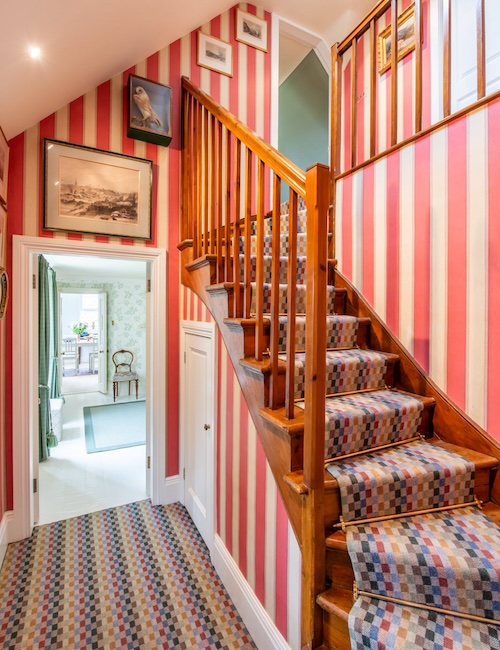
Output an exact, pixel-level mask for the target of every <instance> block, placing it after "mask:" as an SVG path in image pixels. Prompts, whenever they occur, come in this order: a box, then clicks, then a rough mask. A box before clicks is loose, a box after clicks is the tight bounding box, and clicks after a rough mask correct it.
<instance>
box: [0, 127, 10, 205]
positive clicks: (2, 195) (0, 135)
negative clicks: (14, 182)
mask: <svg viewBox="0 0 500 650" xmlns="http://www.w3.org/2000/svg"><path fill="white" fill-rule="evenodd" d="M8 175H9V143H8V142H7V138H6V137H5V135H4V132H3V131H2V128H1V127H0V203H4V204H5V205H7V180H8Z"/></svg>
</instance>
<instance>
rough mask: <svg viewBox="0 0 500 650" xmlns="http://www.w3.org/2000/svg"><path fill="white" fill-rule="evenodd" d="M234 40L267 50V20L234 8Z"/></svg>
mask: <svg viewBox="0 0 500 650" xmlns="http://www.w3.org/2000/svg"><path fill="white" fill-rule="evenodd" d="M236 40H237V41H240V42H241V43H246V44H247V45H251V46H252V47H256V48H257V49H258V50H262V51H263V52H267V20H262V18H257V16H254V15H253V14H249V13H247V12H246V11H242V10H241V9H236Z"/></svg>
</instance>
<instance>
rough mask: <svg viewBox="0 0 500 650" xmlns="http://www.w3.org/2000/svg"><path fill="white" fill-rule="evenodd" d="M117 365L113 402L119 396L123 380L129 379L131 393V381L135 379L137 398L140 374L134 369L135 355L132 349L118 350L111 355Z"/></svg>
mask: <svg viewBox="0 0 500 650" xmlns="http://www.w3.org/2000/svg"><path fill="white" fill-rule="evenodd" d="M111 359H112V361H113V364H114V366H115V373H114V375H113V402H114V401H116V398H117V397H118V390H119V385H120V383H121V382H124V381H128V394H129V395H130V382H131V381H135V399H137V397H138V395H139V376H138V374H137V373H136V372H134V371H133V370H132V363H133V362H134V355H133V354H132V352H130V350H117V351H116V352H115V353H114V354H113V356H112V357H111Z"/></svg>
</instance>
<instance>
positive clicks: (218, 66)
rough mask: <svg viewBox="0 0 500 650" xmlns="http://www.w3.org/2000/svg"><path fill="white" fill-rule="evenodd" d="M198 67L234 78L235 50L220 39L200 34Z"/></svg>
mask: <svg viewBox="0 0 500 650" xmlns="http://www.w3.org/2000/svg"><path fill="white" fill-rule="evenodd" d="M198 65H201V66H202V67H204V68H209V69H210V70H215V71H216V72H220V73H222V74H225V75H227V76H228V77H232V76H233V48H232V46H231V44H230V43H226V41H221V40H220V38H215V37H214V36H209V35H208V34H203V32H198Z"/></svg>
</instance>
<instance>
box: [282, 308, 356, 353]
mask: <svg viewBox="0 0 500 650" xmlns="http://www.w3.org/2000/svg"><path fill="white" fill-rule="evenodd" d="M358 324H359V321H358V319H357V318H355V317H354V316H338V315H334V316H331V315H329V316H327V317H326V347H327V348H328V349H345V348H353V347H355V345H356V340H357V338H358ZM279 328H280V329H279V340H278V350H279V351H280V352H285V350H286V341H287V331H288V317H287V316H280V318H279ZM295 349H296V351H297V352H304V351H305V349H306V317H305V316H297V317H296V319H295Z"/></svg>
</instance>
